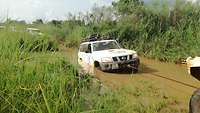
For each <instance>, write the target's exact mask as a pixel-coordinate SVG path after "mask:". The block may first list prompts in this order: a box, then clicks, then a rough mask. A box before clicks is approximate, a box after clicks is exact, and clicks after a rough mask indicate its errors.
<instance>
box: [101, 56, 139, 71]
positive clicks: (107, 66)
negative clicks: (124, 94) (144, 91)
mask: <svg viewBox="0 0 200 113" xmlns="http://www.w3.org/2000/svg"><path fill="white" fill-rule="evenodd" d="M139 64H140V60H139V58H135V59H132V60H128V61H121V62H112V63H101V64H100V65H101V70H103V71H110V70H116V69H125V68H132V69H136V70H137V69H138V67H139Z"/></svg>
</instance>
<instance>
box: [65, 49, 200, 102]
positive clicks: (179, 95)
mask: <svg viewBox="0 0 200 113" xmlns="http://www.w3.org/2000/svg"><path fill="white" fill-rule="evenodd" d="M63 52H64V53H66V55H67V56H68V57H69V58H70V61H72V62H73V63H74V64H77V50H76V49H65V50H64V51H63ZM140 60H141V65H140V68H139V72H138V73H137V74H132V73H126V72H121V73H105V72H102V71H99V70H96V76H97V77H98V78H99V79H100V80H101V81H102V82H103V83H104V84H106V85H108V86H110V87H123V86H126V85H131V84H132V83H133V82H135V81H138V80H149V81H152V82H154V83H155V84H156V85H157V86H158V87H159V88H160V89H161V90H163V91H164V92H166V93H167V94H168V95H169V96H172V97H175V98H176V99H178V100H179V101H181V102H183V103H184V105H185V106H187V105H188V102H189V98H190V96H191V95H192V93H193V91H195V90H196V89H195V88H193V87H199V88H200V82H199V81H197V80H196V79H194V78H193V77H191V76H190V75H189V74H188V73H187V68H186V66H185V65H175V64H174V63H162V62H159V61H156V60H149V59H146V58H142V57H141V58H140ZM168 78H169V79H168ZM173 80H176V81H178V82H181V83H177V82H175V81H173ZM184 84H186V85H184ZM187 84H188V85H191V86H192V87H190V86H187Z"/></svg>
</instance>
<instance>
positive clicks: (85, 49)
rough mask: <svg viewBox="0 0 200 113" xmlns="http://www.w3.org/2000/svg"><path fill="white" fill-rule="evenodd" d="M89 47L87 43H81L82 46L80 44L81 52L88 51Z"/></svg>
mask: <svg viewBox="0 0 200 113" xmlns="http://www.w3.org/2000/svg"><path fill="white" fill-rule="evenodd" d="M87 47H88V45H87V44H83V45H81V46H80V52H86V51H87Z"/></svg>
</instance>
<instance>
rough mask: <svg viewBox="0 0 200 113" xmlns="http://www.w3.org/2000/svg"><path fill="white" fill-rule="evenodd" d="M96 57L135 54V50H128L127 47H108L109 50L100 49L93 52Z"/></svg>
mask: <svg viewBox="0 0 200 113" xmlns="http://www.w3.org/2000/svg"><path fill="white" fill-rule="evenodd" d="M93 53H94V54H93V55H95V56H97V57H117V56H125V55H131V54H136V51H132V50H128V49H110V50H102V51H95V52H93Z"/></svg>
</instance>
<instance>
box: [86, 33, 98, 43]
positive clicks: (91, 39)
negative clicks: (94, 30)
mask: <svg viewBox="0 0 200 113" xmlns="http://www.w3.org/2000/svg"><path fill="white" fill-rule="evenodd" d="M98 40H101V36H100V35H99V34H92V35H89V36H88V37H87V38H86V39H84V40H83V41H84V42H93V41H98Z"/></svg>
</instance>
